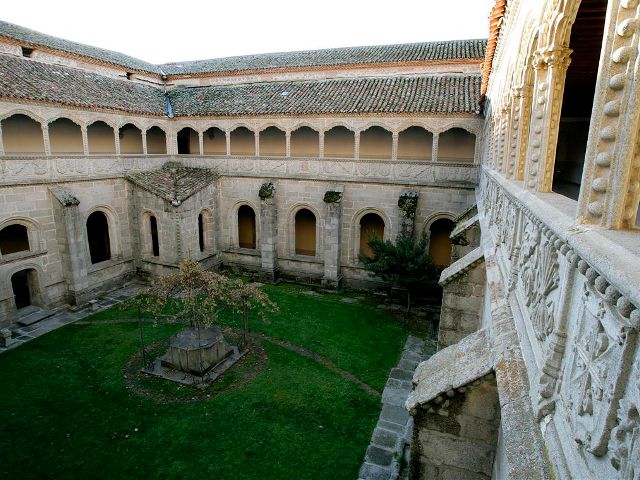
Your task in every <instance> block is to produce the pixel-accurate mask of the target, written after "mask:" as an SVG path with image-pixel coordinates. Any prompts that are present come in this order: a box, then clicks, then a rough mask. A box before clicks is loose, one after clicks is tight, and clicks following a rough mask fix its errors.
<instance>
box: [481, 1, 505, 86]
mask: <svg viewBox="0 0 640 480" xmlns="http://www.w3.org/2000/svg"><path fill="white" fill-rule="evenodd" d="M506 8H507V0H495V3H494V4H493V8H492V9H491V14H490V15H489V40H488V41H487V49H486V50H487V52H486V54H485V59H484V62H483V64H482V91H481V93H482V95H483V96H484V94H485V93H486V92H487V86H488V85H489V75H490V74H491V68H492V67H493V56H494V55H495V53H496V47H497V45H498V37H499V36H500V29H501V28H502V22H503V19H504V13H505V9H506Z"/></svg>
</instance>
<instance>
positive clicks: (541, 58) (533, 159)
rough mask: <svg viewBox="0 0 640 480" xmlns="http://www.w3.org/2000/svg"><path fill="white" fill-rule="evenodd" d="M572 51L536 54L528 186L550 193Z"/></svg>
mask: <svg viewBox="0 0 640 480" xmlns="http://www.w3.org/2000/svg"><path fill="white" fill-rule="evenodd" d="M571 52H572V50H571V49H570V48H566V47H552V48H545V49H542V50H538V51H537V52H535V53H534V59H533V67H534V69H535V83H534V89H533V108H532V112H531V114H532V115H531V118H532V120H531V131H530V133H529V145H528V148H527V155H526V158H527V165H526V167H525V179H524V186H525V188H526V189H528V190H536V191H539V192H550V191H551V187H552V184H553V168H554V164H555V158H556V145H557V143H558V126H559V123H560V113H561V110H562V95H563V93H564V82H565V78H566V75H567V68H568V67H569V63H570V62H571V59H570V58H569V57H570V55H571Z"/></svg>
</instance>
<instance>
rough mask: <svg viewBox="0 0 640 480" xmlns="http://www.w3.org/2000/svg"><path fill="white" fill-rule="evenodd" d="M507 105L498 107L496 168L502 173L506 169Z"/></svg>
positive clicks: (508, 109)
mask: <svg viewBox="0 0 640 480" xmlns="http://www.w3.org/2000/svg"><path fill="white" fill-rule="evenodd" d="M509 111H510V108H509V105H502V107H500V123H499V130H498V152H497V159H496V160H497V164H496V170H497V171H498V172H500V173H502V174H504V173H505V170H506V156H507V149H508V146H507V139H508V136H507V130H508V125H509Z"/></svg>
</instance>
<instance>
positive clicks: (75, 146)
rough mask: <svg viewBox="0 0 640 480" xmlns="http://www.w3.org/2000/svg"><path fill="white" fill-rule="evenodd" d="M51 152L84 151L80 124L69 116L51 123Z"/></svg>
mask: <svg viewBox="0 0 640 480" xmlns="http://www.w3.org/2000/svg"><path fill="white" fill-rule="evenodd" d="M49 144H50V146H51V153H83V152H84V147H83V146H82V131H81V130H80V125H77V124H75V123H73V122H72V121H71V120H69V119H68V118H58V119H57V120H55V121H53V122H51V123H50V124H49Z"/></svg>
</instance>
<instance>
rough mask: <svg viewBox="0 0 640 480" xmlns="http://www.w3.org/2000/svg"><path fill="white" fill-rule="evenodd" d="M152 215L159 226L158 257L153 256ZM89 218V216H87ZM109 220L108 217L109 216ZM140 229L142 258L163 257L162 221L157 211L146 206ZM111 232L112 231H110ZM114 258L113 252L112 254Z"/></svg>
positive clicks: (141, 216)
mask: <svg viewBox="0 0 640 480" xmlns="http://www.w3.org/2000/svg"><path fill="white" fill-rule="evenodd" d="M151 217H155V218H156V225H157V226H158V252H159V255H158V256H157V257H154V256H153V241H152V239H151ZM87 218H89V217H88V216H87ZM107 220H108V217H107ZM140 231H141V232H142V235H141V237H142V245H141V246H142V249H141V250H142V258H143V259H150V258H161V257H162V242H161V241H160V239H161V238H162V235H161V231H162V227H161V226H160V222H159V221H158V215H157V214H156V212H154V211H153V210H151V209H150V208H145V209H143V211H142V214H141V215H140ZM109 234H111V231H109ZM109 241H111V235H109ZM111 256H112V258H113V254H112V255H111Z"/></svg>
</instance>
